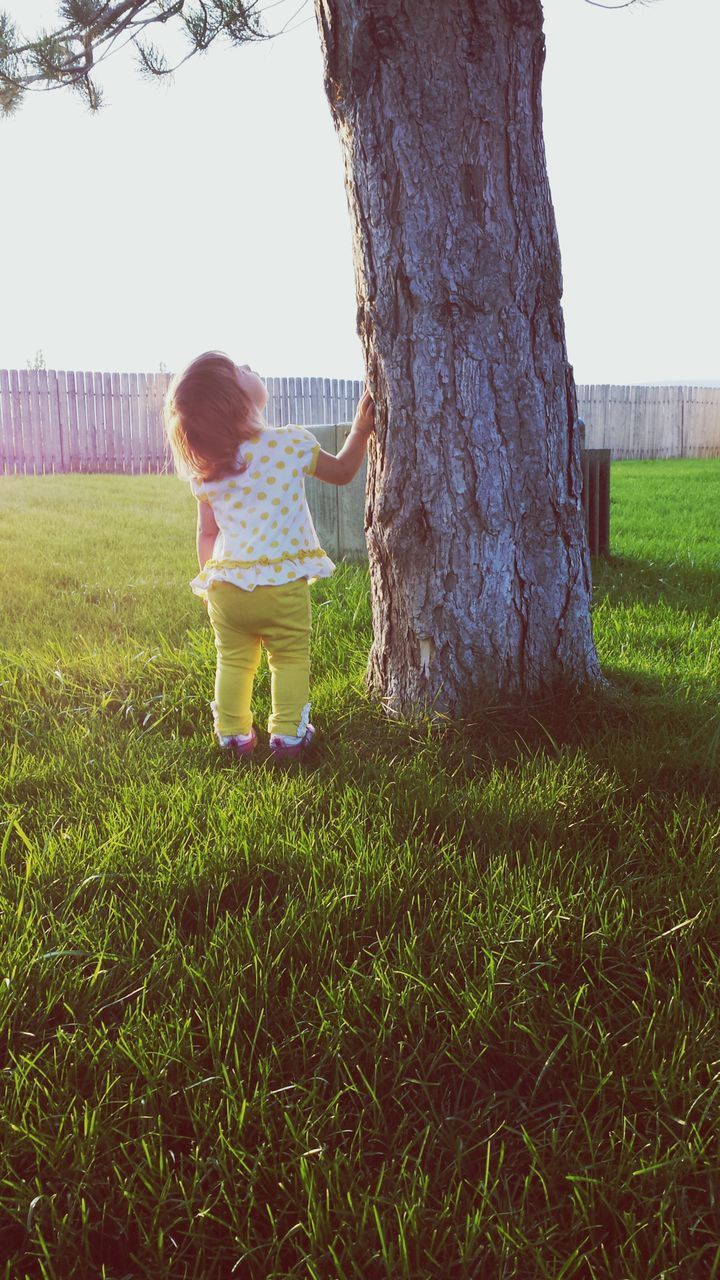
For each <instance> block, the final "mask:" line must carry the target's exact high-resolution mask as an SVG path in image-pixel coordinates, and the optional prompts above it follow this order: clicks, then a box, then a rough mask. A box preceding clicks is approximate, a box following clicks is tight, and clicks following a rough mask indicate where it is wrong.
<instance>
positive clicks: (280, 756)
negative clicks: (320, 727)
mask: <svg viewBox="0 0 720 1280" xmlns="http://www.w3.org/2000/svg"><path fill="white" fill-rule="evenodd" d="M314 737H315V730H314V729H313V726H312V725H311V724H308V726H307V728H306V730H305V736H304V738H303V740H302V742H292V743H288V742H283V740H282V736H281V735H280V734H279V733H273V734H272V736H271V738H270V754H271V756H272V758H273V760H275V761H279V760H299V758H300V756H301V755H302V753H303V751H305V749H306V747H309V746H310V743H311V742H312V740H313V738H314Z"/></svg>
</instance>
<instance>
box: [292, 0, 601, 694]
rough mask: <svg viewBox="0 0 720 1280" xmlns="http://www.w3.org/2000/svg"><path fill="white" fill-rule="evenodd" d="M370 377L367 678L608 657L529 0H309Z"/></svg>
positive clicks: (525, 684) (478, 689)
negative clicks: (599, 632) (595, 581)
mask: <svg viewBox="0 0 720 1280" xmlns="http://www.w3.org/2000/svg"><path fill="white" fill-rule="evenodd" d="M315 9H316V17H317V21H318V27H319V30H320V38H321V42H322V47H323V53H324V59H325V88H326V92H327V96H328V100H329V102H330V107H331V110H332V113H333V117H334V121H335V125H336V128H337V132H338V134H339V137H340V141H341V145H342V150H343V154H344V162H345V173H346V187H347V194H348V203H349V207H350V215H351V219H352V225H353V232H354V252H355V272H356V286H357V299H358V331H359V333H360V335H361V339H362V342H363V346H364V351H365V357H366V362H367V369H368V373H369V381H370V385H371V387H372V389H373V392H374V394H375V397H376V405H377V411H376V417H377V435H376V442H375V445H374V447H371V451H370V465H369V477H368V500H367V512H366V532H367V539H368V549H369V556H370V574H371V583H372V602H373V620H374V642H373V646H372V651H371V655H370V662H369V668H368V683H369V687H370V690H371V692H372V693H373V694H374V695H375V696H376V697H378V698H380V699H382V700H383V702H384V704H385V706H386V708H387V710H388V712H389V713H390V714H395V715H401V716H404V717H409V718H415V717H416V716H417V715H418V713H421V712H424V711H425V710H427V709H434V711H435V712H440V713H444V714H448V715H451V716H456V717H457V716H459V717H462V716H466V715H468V714H470V713H472V711H473V710H477V708H478V706H480V705H482V704H483V703H487V702H488V701H497V700H498V698H500V699H502V700H503V701H505V700H512V701H525V700H528V699H531V698H533V697H535V696H537V695H538V694H542V693H544V692H547V691H548V690H549V689H552V688H556V687H567V686H576V687H578V686H584V685H588V684H592V683H595V682H597V681H599V680H601V679H602V677H601V673H600V668H599V664H598V660H597V655H596V652H595V648H594V644H593V638H592V627H591V621H590V601H591V582H590V561H589V554H588V549H587V541H586V537H585V531H584V522H583V519H582V509H581V472H580V453H579V439H578V431H577V407H576V398H575V386H574V382H573V376H572V369H571V368H570V366H569V365H568V362H567V355H566V348H565V335H564V325H563V318H562V312H561V307H560V297H561V292H562V280H561V271H560V255H559V249H558V243H557V234H556V229H555V218H554V212H553V208H552V202H551V198H550V190H549V186H548V179H547V172H546V165H545V153H544V145H543V138H542V109H541V75H542V67H543V63H544V55H545V44H544V36H543V33H542V17H543V15H542V8H541V4H540V2H539V0H442V3H438V0H315Z"/></svg>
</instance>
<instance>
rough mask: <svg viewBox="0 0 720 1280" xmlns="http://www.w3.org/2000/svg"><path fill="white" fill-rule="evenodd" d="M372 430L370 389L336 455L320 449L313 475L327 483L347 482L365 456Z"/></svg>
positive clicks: (373, 424)
mask: <svg viewBox="0 0 720 1280" xmlns="http://www.w3.org/2000/svg"><path fill="white" fill-rule="evenodd" d="M374 430H375V405H374V403H373V398H372V396H371V395H370V392H369V391H365V392H364V393H363V396H362V398H361V400H360V403H359V405H358V407H357V411H356V413H355V420H354V422H353V424H352V428H351V430H350V435H349V436H348V438H347V440H346V441H345V444H344V445H343V447H342V449H341V450H340V452H339V453H338V454H337V455H336V454H333V453H326V452H325V450H324V449H321V450H320V452H319V454H318V456H317V462H316V463H315V470H314V471H313V476H314V477H315V479H316V480H324V481H325V483H326V484H349V483H350V481H351V480H352V479H353V478H354V476H356V475H357V473H358V471H359V470H360V466H361V464H362V460H363V458H364V457H365V449H366V447H367V442H368V440H369V439H370V436H371V435H372V433H373V431H374Z"/></svg>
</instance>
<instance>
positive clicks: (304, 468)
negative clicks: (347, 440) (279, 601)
mask: <svg viewBox="0 0 720 1280" xmlns="http://www.w3.org/2000/svg"><path fill="white" fill-rule="evenodd" d="M319 452H320V445H319V444H318V442H317V440H316V439H315V437H314V436H313V435H312V433H311V432H310V431H308V430H307V429H306V428H305V427H296V426H287V427H263V428H262V430H261V432H260V435H259V436H258V438H257V439H256V440H252V441H250V442H249V443H248V444H246V445H243V446H242V447H241V448H240V449H239V450H238V455H237V468H238V469H237V471H236V472H234V473H233V474H232V475H228V476H225V477H223V479H222V480H206V481H200V480H195V479H192V480H191V481H190V488H191V489H192V492H193V493H194V495H195V497H196V498H199V499H200V501H202V502H209V503H210V506H211V507H212V511H213V515H214V517H215V523H216V524H217V526H218V529H219V533H218V535H217V538H216V539H215V546H214V547H213V553H212V557H211V559H210V560H208V561H207V563H206V564H205V567H204V568H203V569H202V570H201V571H200V573H199V574H198V575H197V577H196V578H193V580H192V582H191V583H190V586H191V587H192V589H193V591H194V592H195V594H196V595H198V596H203V597H206V596H207V589H208V587H209V586H211V584H212V583H213V582H232V583H233V584H234V585H235V586H237V587H242V588H243V589H244V590H245V591H253V590H254V588H255V587H266V586H279V585H280V584H282V583H285V582H292V581H294V579H295V578H309V580H310V581H311V582H314V581H315V579H316V578H329V577H330V574H331V573H332V571H333V569H334V568H335V565H334V564H333V562H332V560H331V559H330V558H329V557H328V556H327V555H326V554H325V552H324V551H323V549H322V547H321V546H320V542H319V539H318V536H317V533H316V532H315V526H314V524H313V522H312V516H311V515H310V511H309V509H308V504H307V499H306V497H305V476H311V475H313V474H314V472H315V466H316V464H317V456H318V453H319ZM245 464H246V465H245ZM243 467H245V469H243Z"/></svg>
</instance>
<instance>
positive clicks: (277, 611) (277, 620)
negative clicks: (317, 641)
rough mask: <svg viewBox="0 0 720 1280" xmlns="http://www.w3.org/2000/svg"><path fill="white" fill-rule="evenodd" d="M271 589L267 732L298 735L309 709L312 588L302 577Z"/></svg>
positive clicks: (267, 633) (265, 633)
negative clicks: (270, 698) (268, 716)
mask: <svg viewBox="0 0 720 1280" xmlns="http://www.w3.org/2000/svg"><path fill="white" fill-rule="evenodd" d="M268 591H271V592H272V594H273V605H274V610H273V613H274V617H273V619H272V621H268V622H266V624H265V626H264V627H263V633H262V636H263V641H264V643H265V647H266V649H267V651H268V661H269V665H270V673H271V682H270V691H271V697H272V714H271V716H270V720H269V722H268V732H269V733H270V734H273V733H277V734H282V735H283V737H296V736H297V735H299V734H302V733H304V731H305V727H306V725H307V718H308V715H309V712H310V705H309V702H310V587H309V584H308V580H307V578H299V579H297V580H296V581H295V582H288V583H286V584H285V585H284V586H282V587H269V588H268Z"/></svg>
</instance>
